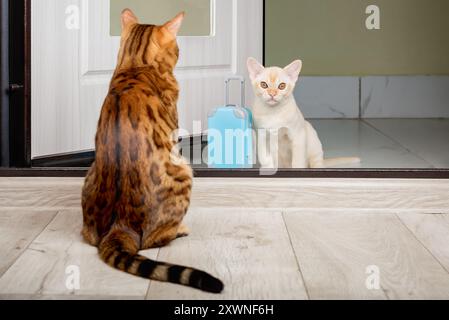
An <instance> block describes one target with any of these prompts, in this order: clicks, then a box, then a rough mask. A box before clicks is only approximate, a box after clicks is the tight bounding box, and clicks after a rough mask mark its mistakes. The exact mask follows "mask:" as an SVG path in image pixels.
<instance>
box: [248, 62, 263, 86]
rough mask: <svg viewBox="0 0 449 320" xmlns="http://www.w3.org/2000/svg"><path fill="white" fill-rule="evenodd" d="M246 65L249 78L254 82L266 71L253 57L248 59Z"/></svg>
mask: <svg viewBox="0 0 449 320" xmlns="http://www.w3.org/2000/svg"><path fill="white" fill-rule="evenodd" d="M246 65H247V66H248V72H249V77H250V78H251V80H253V81H254V79H256V78H257V76H259V75H260V74H261V73H262V72H263V71H264V70H265V68H264V66H263V65H261V64H260V63H259V61H257V60H256V59H254V58H252V57H251V58H248V61H247V62H246Z"/></svg>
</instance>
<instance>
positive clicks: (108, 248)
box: [98, 237, 224, 293]
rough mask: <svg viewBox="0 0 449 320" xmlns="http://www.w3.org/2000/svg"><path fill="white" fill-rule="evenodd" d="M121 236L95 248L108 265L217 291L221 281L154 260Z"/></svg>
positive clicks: (160, 279)
mask: <svg viewBox="0 0 449 320" xmlns="http://www.w3.org/2000/svg"><path fill="white" fill-rule="evenodd" d="M126 247H127V246H126V244H125V243H123V241H121V239H117V237H114V239H110V240H108V239H105V241H102V243H101V244H100V246H99V248H98V250H99V254H100V257H101V259H102V260H103V261H104V262H106V263H107V264H108V265H110V266H111V267H114V268H116V269H119V270H122V271H125V272H127V273H129V274H132V275H135V276H139V277H142V278H145V279H151V280H157V281H163V282H171V283H176V284H181V285H185V286H188V287H193V288H196V289H200V290H203V291H207V292H212V293H220V292H222V291H223V288H224V285H223V283H222V282H221V281H220V280H219V279H217V278H215V277H213V276H211V275H210V274H208V273H206V272H204V271H200V270H197V269H193V268H189V267H184V266H180V265H173V264H169V263H165V262H159V261H154V260H151V259H148V258H147V257H144V256H141V255H139V254H138V253H137V252H133V250H132V249H131V250H129V248H126Z"/></svg>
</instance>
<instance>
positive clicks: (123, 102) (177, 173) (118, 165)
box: [82, 10, 223, 293]
mask: <svg viewBox="0 0 449 320" xmlns="http://www.w3.org/2000/svg"><path fill="white" fill-rule="evenodd" d="M182 19H183V14H180V15H178V16H177V17H176V18H174V19H173V20H171V21H170V22H168V23H167V24H165V25H164V26H153V25H141V24H138V23H137V18H136V17H135V16H134V14H133V13H132V12H131V11H130V10H125V11H124V12H123V13H122V29H123V31H122V40H121V48H120V53H119V57H118V64H117V68H116V71H115V73H114V76H113V78H112V81H111V84H110V88H109V92H108V95H107V97H106V99H105V102H104V105H103V108H102V110H101V116H100V119H99V122H98V129H97V134H96V139H95V145H96V156H95V162H94V163H93V165H92V167H91V168H90V170H89V172H88V175H87V177H86V180H85V184H84V187H83V191H82V207H83V217H84V225H83V230H82V235H83V237H84V238H85V239H86V241H87V242H89V243H90V244H92V245H94V246H97V247H98V249H99V254H100V257H101V258H102V259H103V260H104V261H105V262H106V263H108V264H109V265H111V266H113V267H115V268H117V269H120V270H123V271H125V272H128V273H130V274H133V275H137V276H140V277H144V278H148V279H153V280H159V281H168V282H173V283H178V284H183V285H187V286H191V287H195V288H199V289H202V290H205V291H210V292H216V293H218V292H221V291H222V289H223V284H222V282H221V281H220V280H218V279H216V278H214V277H212V276H211V275H209V274H207V273H205V272H203V271H199V270H196V269H192V268H188V267H183V266H177V265H171V264H168V263H164V262H157V261H153V260H149V259H147V258H145V257H143V256H141V255H139V254H138V251H139V250H142V249H148V248H153V247H160V246H164V245H166V244H167V243H169V242H170V241H172V240H173V239H175V238H177V237H181V236H185V235H187V234H188V229H187V228H186V227H185V226H184V225H183V224H182V219H183V217H184V215H185V214H186V212H187V208H188V206H189V203H190V194H191V188H192V170H191V168H190V167H189V166H188V165H187V164H186V163H185V162H183V161H182V159H181V158H180V157H178V156H175V157H176V158H178V159H176V160H178V161H175V162H174V161H173V160H174V159H173V154H172V150H173V147H174V146H175V143H176V141H173V132H174V131H175V130H176V129H177V128H178V114H177V107H176V103H177V100H178V84H177V81H176V79H175V77H174V75H173V70H174V67H175V65H176V63H177V60H178V53H179V52H178V46H177V43H176V34H177V32H178V30H179V27H180V25H181V22H182Z"/></svg>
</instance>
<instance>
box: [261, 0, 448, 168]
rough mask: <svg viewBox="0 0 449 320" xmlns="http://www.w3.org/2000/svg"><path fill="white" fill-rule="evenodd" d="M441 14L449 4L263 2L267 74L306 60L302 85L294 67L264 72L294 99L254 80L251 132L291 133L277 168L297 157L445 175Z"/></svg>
mask: <svg viewBox="0 0 449 320" xmlns="http://www.w3.org/2000/svg"><path fill="white" fill-rule="evenodd" d="M447 12H449V1H447V0H432V1H428V0H395V1H391V0H376V1H370V0H338V1H335V0H321V1H316V0H284V1H282V5H280V2H279V1H276V0H266V12H265V19H266V20H265V32H266V33H265V40H266V41H265V43H266V47H265V58H266V59H265V60H266V61H265V63H266V66H265V67H272V66H278V67H281V68H285V67H286V66H287V65H289V64H291V63H292V62H293V61H295V60H297V59H301V60H302V69H301V72H300V74H299V78H298V79H296V75H297V74H298V73H297V71H298V70H295V69H296V68H295V67H294V66H293V68H289V69H288V70H290V75H289V74H288V72H286V70H285V69H284V70H281V69H270V70H276V71H275V72H274V73H277V74H280V76H281V78H280V79H284V80H282V81H284V82H288V83H289V84H290V85H292V86H294V89H293V94H292V95H290V94H286V95H285V96H284V97H282V96H283V93H282V90H280V88H279V87H278V85H279V82H281V81H280V80H279V79H277V80H276V79H275V80H274V81H273V79H274V78H275V77H274V76H273V75H272V73H273V72H272V71H263V73H262V74H264V76H262V77H259V78H258V80H257V81H258V83H259V84H258V85H259V88H258V91H259V96H262V98H260V97H259V98H256V101H258V102H256V103H255V104H254V106H253V113H254V118H255V127H256V129H257V130H258V129H260V127H264V126H268V127H270V126H274V127H281V126H282V125H285V126H287V127H289V128H293V129H291V131H290V134H288V135H287V137H286V139H283V140H282V141H281V140H280V141H279V145H278V146H274V147H272V148H271V150H274V152H275V158H276V156H279V158H280V157H284V156H287V155H289V156H291V153H294V152H298V150H299V151H300V152H299V153H298V154H297V158H298V159H300V160H301V157H302V160H301V161H300V162H296V163H299V164H300V163H303V164H304V163H305V162H306V159H304V157H305V156H307V157H308V159H307V161H308V166H309V167H314V166H315V165H316V164H318V167H323V166H324V167H336V166H338V167H344V168H364V169H372V168H395V169H403V168H426V169H432V168H433V169H434V168H449V104H448V100H449V76H448V75H449V59H447V57H448V56H449V41H448V40H449V36H448V32H447V31H448V30H449V20H448V19H447ZM256 69H257V68H256ZM264 70H267V69H264ZM280 70H281V71H280ZM292 73H293V74H294V75H295V78H294V79H293V80H291V74H292ZM289 78H290V79H289ZM285 79H287V81H286V80H285ZM262 81H264V82H266V83H262ZM276 81H277V82H276ZM262 84H263V86H264V87H266V89H262V88H261V87H262ZM262 94H263V95H264V96H263V95H262ZM269 94H271V95H273V96H274V97H275V98H276V99H278V100H279V101H280V103H277V104H276V103H274V101H272V99H271V97H270V95H269ZM273 99H274V98H273ZM264 101H265V102H264ZM288 105H290V106H291V105H294V107H293V108H290V109H288V108H287V107H286V106H288ZM261 106H265V107H261ZM297 109H299V111H297ZM286 110H288V111H289V112H286ZM263 113H266V114H267V115H268V116H267V115H264V114H263ZM258 114H261V115H260V116H259V115H258ZM286 114H288V117H287V116H286ZM302 116H304V118H305V121H304V120H303V118H302ZM295 117H296V120H295V121H294V122H293V123H292V121H291V119H295ZM271 119H273V120H271ZM304 128H306V129H304ZM304 133H305V135H306V137H307V140H306V142H304V137H303V136H302V135H304ZM284 136H285V135H284ZM298 137H302V138H301V139H302V140H301V139H298ZM295 141H296V142H295ZM305 146H307V147H305ZM321 146H322V148H321ZM295 150H296V151H295ZM259 151H260V150H258V152H259ZM290 152H291V153H290ZM323 153H324V159H325V160H324V162H323V161H322V159H323V158H322V155H323ZM347 157H359V158H360V160H361V161H360V163H357V161H356V160H357V159H351V158H349V159H348V158H347ZM326 159H327V160H326ZM270 161H272V160H270ZM289 163H290V164H291V163H293V167H298V166H297V165H295V164H294V161H291V160H289ZM281 166H282V165H281Z"/></svg>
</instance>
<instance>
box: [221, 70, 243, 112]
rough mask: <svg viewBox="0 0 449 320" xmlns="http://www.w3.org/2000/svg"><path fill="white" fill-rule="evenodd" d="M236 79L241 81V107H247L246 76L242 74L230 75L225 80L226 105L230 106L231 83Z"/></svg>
mask: <svg viewBox="0 0 449 320" xmlns="http://www.w3.org/2000/svg"><path fill="white" fill-rule="evenodd" d="M234 80H238V81H240V95H241V106H240V107H242V108H244V107H245V78H244V77H242V76H235V77H229V78H227V79H226V80H225V86H226V89H225V90H226V107H228V106H230V104H229V83H230V82H231V81H234Z"/></svg>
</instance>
